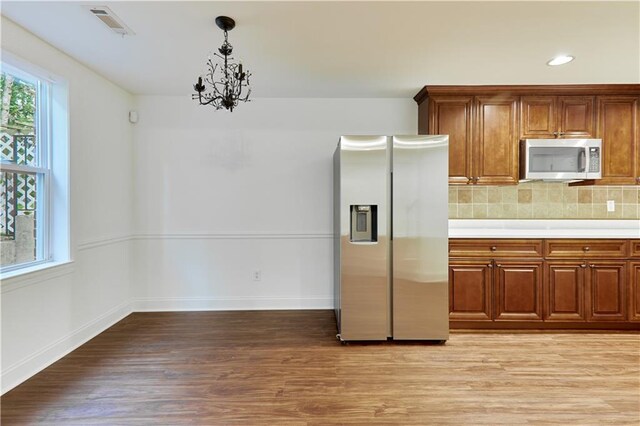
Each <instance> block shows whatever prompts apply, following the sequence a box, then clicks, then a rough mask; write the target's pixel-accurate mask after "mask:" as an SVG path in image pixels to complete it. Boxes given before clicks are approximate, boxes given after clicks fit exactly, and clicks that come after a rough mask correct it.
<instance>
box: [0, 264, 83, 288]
mask: <svg viewBox="0 0 640 426" xmlns="http://www.w3.org/2000/svg"><path fill="white" fill-rule="evenodd" d="M73 266H74V264H73V260H64V261H51V262H44V263H39V264H37V265H33V266H27V267H24V268H20V269H16V270H14V271H8V272H4V273H0V280H1V281H2V286H1V287H0V288H1V289H2V293H5V292H7V291H11V290H15V289H17V288H20V287H25V286H27V285H31V284H34V283H37V282H41V281H44V280H48V279H51V278H55V277H58V276H62V275H67V274H70V273H72V272H73V271H74V268H73Z"/></svg>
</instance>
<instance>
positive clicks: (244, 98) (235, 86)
mask: <svg viewBox="0 0 640 426" xmlns="http://www.w3.org/2000/svg"><path fill="white" fill-rule="evenodd" d="M216 25H217V26H218V27H219V28H220V29H221V30H223V31H224V43H222V46H220V48H219V49H218V52H217V53H214V56H215V57H216V58H218V59H219V60H220V61H219V63H214V62H213V60H212V58H211V56H209V59H208V60H207V65H206V72H205V74H204V75H201V76H199V77H198V82H197V83H196V84H195V85H194V86H193V88H194V89H195V91H196V93H195V94H193V95H192V99H197V100H198V102H199V103H200V105H211V106H213V107H215V108H216V109H222V108H224V109H228V110H229V111H233V109H234V108H235V107H236V106H238V102H248V101H249V95H250V94H251V86H250V85H249V77H250V76H251V73H250V72H249V71H246V70H243V68H242V62H239V63H235V62H233V61H234V58H233V57H232V56H231V52H233V46H231V44H230V43H229V41H228V40H227V37H228V31H231V30H232V29H233V28H234V27H235V26H236V22H235V21H234V20H233V19H231V18H229V17H228V16H218V17H217V18H216Z"/></svg>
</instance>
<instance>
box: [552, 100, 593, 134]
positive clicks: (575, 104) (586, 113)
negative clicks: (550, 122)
mask: <svg viewBox="0 0 640 426" xmlns="http://www.w3.org/2000/svg"><path fill="white" fill-rule="evenodd" d="M593 103H594V97H593V96H560V97H558V110H559V111H558V112H559V120H558V121H559V123H558V130H559V131H560V133H561V134H562V137H563V138H592V137H593V135H594V134H595V132H594V127H595V126H594V119H595V118H594V113H593Z"/></svg>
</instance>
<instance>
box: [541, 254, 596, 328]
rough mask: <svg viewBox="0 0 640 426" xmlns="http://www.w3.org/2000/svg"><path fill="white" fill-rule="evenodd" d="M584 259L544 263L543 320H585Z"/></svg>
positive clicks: (585, 266)
mask: <svg viewBox="0 0 640 426" xmlns="http://www.w3.org/2000/svg"><path fill="white" fill-rule="evenodd" d="M586 269H587V263H586V262H584V261H578V260H576V261H552V262H546V263H545V271H544V291H543V293H544V295H545V296H546V297H545V299H546V300H545V306H544V320H545V321H581V322H582V321H584V320H585V310H584V305H585V292H584V287H585V275H586V274H585V272H586Z"/></svg>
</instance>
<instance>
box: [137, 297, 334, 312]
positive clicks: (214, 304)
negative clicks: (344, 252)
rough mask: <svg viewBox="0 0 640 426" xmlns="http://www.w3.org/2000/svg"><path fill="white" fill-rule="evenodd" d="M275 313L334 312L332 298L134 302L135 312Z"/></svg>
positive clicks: (139, 299)
mask: <svg viewBox="0 0 640 426" xmlns="http://www.w3.org/2000/svg"><path fill="white" fill-rule="evenodd" d="M274 309H333V298H304V299H302V298H271V297H269V298H267V297H264V298H259V297H251V298H249V297H247V298H236V299H212V298H195V297H148V298H137V299H134V300H133V310H134V312H159V311H251V310H274Z"/></svg>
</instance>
